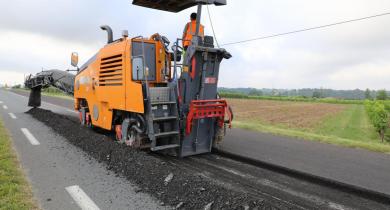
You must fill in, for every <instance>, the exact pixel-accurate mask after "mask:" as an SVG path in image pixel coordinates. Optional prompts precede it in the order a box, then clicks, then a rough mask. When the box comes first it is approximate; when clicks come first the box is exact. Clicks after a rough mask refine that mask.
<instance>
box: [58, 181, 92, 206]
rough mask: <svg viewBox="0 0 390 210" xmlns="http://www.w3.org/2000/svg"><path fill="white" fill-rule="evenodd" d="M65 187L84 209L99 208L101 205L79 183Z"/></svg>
mask: <svg viewBox="0 0 390 210" xmlns="http://www.w3.org/2000/svg"><path fill="white" fill-rule="evenodd" d="M65 189H66V191H67V192H68V193H69V194H70V196H71V197H72V198H73V200H75V201H76V203H77V204H78V205H79V207H80V208H81V209H82V210H99V207H98V206H97V205H96V204H95V203H94V202H93V201H92V200H91V198H89V197H88V195H87V194H86V193H85V192H84V191H83V190H82V189H81V188H80V187H79V186H78V185H73V186H69V187H66V188H65Z"/></svg>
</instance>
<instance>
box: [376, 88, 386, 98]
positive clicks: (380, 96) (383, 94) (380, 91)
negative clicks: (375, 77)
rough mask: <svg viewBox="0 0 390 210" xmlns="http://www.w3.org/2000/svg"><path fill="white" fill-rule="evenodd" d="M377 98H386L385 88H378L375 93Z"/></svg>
mask: <svg viewBox="0 0 390 210" xmlns="http://www.w3.org/2000/svg"><path fill="white" fill-rule="evenodd" d="M376 99H377V100H386V99H387V92H386V90H379V91H378V93H377V95H376Z"/></svg>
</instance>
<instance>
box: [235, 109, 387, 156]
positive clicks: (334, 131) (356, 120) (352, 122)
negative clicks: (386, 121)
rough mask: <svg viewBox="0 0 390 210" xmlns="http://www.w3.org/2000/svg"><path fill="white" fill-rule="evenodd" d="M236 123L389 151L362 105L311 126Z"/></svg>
mask: <svg viewBox="0 0 390 210" xmlns="http://www.w3.org/2000/svg"><path fill="white" fill-rule="evenodd" d="M233 125H234V126H235V127H238V128H243V129H248V130H254V131H261V132H265V133H272V134H277V135H283V136H289V137H295V138H298V139H304V140H310V141H318V142H323V143H329V144H334V145H340V146H344V147H350V148H362V149H367V150H370V151H374V152H382V153H388V154H390V143H389V142H385V143H381V142H380V139H379V135H378V134H377V133H376V132H375V130H374V128H373V127H372V125H371V124H370V122H369V120H368V116H367V114H366V112H365V109H364V106H363V105H350V107H348V108H347V109H346V110H344V111H342V112H341V113H339V114H337V115H334V116H330V117H328V118H327V119H325V120H324V121H323V122H322V123H320V124H319V125H317V126H316V127H315V128H311V129H292V128H286V127H284V126H282V125H281V126H278V125H267V124H264V123H262V122H255V121H234V122H233Z"/></svg>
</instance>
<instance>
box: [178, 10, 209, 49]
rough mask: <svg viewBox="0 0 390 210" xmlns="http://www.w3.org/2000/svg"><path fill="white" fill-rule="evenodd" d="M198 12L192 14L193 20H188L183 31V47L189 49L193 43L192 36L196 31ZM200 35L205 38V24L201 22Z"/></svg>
mask: <svg viewBox="0 0 390 210" xmlns="http://www.w3.org/2000/svg"><path fill="white" fill-rule="evenodd" d="M196 16H197V15H196V13H192V14H191V17H190V18H191V22H188V23H187V24H186V26H185V28H184V31H183V48H184V51H187V48H188V46H190V45H191V40H192V36H195V33H196ZM199 35H200V36H201V37H202V39H203V38H204V26H203V25H202V24H200V27H199Z"/></svg>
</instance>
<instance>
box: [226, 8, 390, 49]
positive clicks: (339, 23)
mask: <svg viewBox="0 0 390 210" xmlns="http://www.w3.org/2000/svg"><path fill="white" fill-rule="evenodd" d="M386 15H390V12H387V13H382V14H378V15H372V16H367V17H362V18H357V19H351V20H345V21H341V22H336V23H331V24H326V25H321V26H316V27H311V28H304V29H300V30H295V31H290V32H285V33H279V34H272V35H268V36H263V37H257V38H252V39H246V40H241V41H236V42H229V43H225V44H222V45H221V46H227V45H234V44H240V43H245V42H253V41H257V40H261V39H268V38H273V37H278V36H285V35H290V34H295V33H300V32H305V31H311V30H316V29H321V28H327V27H331V26H335V25H341V24H345V23H351V22H357V21H362V20H367V19H372V18H377V17H381V16H386Z"/></svg>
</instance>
